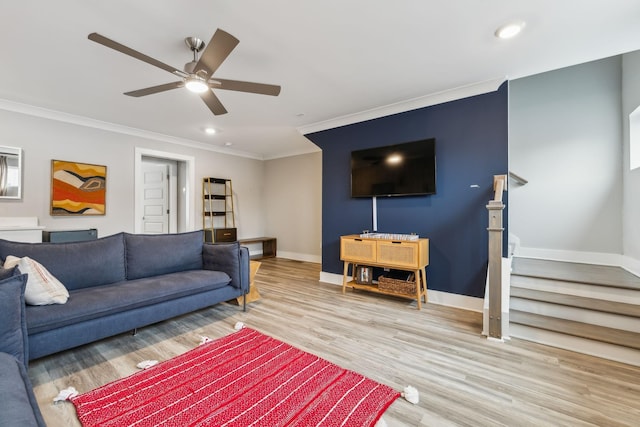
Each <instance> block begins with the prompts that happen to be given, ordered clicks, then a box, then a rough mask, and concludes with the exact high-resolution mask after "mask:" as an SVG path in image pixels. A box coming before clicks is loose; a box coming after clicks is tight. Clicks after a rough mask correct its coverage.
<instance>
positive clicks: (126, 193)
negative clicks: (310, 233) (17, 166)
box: [0, 110, 266, 237]
mask: <svg viewBox="0 0 640 427" xmlns="http://www.w3.org/2000/svg"><path fill="white" fill-rule="evenodd" d="M0 141H1V142H0V144H2V145H8V146H14V147H21V148H23V150H24V159H23V170H24V172H23V179H24V187H23V197H22V200H17V201H9V200H0V216H37V217H38V218H39V221H40V224H41V225H44V226H46V227H47V228H49V229H79V228H97V229H98V234H99V236H106V235H110V234H113V233H117V232H120V231H128V232H133V231H134V215H133V212H134V210H133V209H134V208H133V207H134V150H135V147H142V148H147V149H153V150H159V151H165V152H171V153H177V154H184V155H189V156H194V157H195V158H196V164H195V180H196V182H194V183H193V189H194V192H195V195H196V197H195V200H196V203H195V205H196V206H195V212H196V220H195V228H197V229H198V228H201V227H202V215H201V212H202V201H201V197H200V194H201V191H202V181H201V180H202V178H203V177H205V176H214V177H221V178H231V179H232V180H233V190H234V193H235V195H236V205H235V208H236V215H237V216H236V220H237V224H236V225H237V226H238V233H239V236H240V237H254V236H260V235H263V234H264V232H265V225H266V220H265V216H264V214H263V204H264V200H263V192H264V186H265V182H264V180H263V176H264V162H262V161H260V160H254V159H248V158H243V157H237V156H231V155H227V154H220V153H216V152H212V151H208V150H202V149H197V148H191V147H187V146H184V145H178V144H171V143H167V142H162V141H157V140H151V139H146V138H141V137H135V136H130V135H126V134H122V133H117V132H111V131H106V130H101V129H96V128H91V127H86V126H82V125H77V124H72V123H66V122H61V121H55V120H50V119H46V118H41V117H36V116H31V115H27V114H22V113H18V112H12V111H7V110H0ZM52 159H56V160H70V161H76V162H81V163H95V164H100V165H106V166H107V201H106V215H105V216H93V217H52V216H50V215H49V204H50V197H51V160H52Z"/></svg>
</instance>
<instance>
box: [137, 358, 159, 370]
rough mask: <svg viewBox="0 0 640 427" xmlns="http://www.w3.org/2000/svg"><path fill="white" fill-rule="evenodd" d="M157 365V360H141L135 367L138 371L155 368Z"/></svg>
mask: <svg viewBox="0 0 640 427" xmlns="http://www.w3.org/2000/svg"><path fill="white" fill-rule="evenodd" d="M157 364H158V361H157V360H143V361H142V362H140V363H138V364H137V365H136V366H137V367H138V369H148V368H150V367H152V366H156V365H157Z"/></svg>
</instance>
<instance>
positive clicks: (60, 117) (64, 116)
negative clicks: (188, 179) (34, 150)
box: [0, 99, 264, 160]
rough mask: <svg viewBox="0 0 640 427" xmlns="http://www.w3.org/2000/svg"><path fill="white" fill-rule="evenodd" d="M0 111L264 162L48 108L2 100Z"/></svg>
mask: <svg viewBox="0 0 640 427" xmlns="http://www.w3.org/2000/svg"><path fill="white" fill-rule="evenodd" d="M0 110H6V111H11V112H14V113H20V114H25V115H28V116H34V117H39V118H43V119H48V120H54V121H57V122H63V123H70V124H74V125H78V126H85V127H89V128H93V129H100V130H104V131H107V132H114V133H120V134H123V135H129V136H135V137H137V138H145V139H151V140H153V141H161V142H167V143H169V144H176V145H182V146H184V147H190V148H197V149H200V150H207V151H213V152H216V153H222V154H229V155H232V156H238V157H246V158H249V159H255V160H264V158H263V157H262V156H260V155H257V154H254V153H248V152H245V151H239V150H232V149H229V148H222V147H215V146H211V145H208V144H205V143H202V142H198V141H193V140H191V139H186V138H178V137H175V136H170V135H165V134H162V133H157V132H151V131H148V130H143V129H138V128H133V127H129V126H123V125H118V124H115V123H110V122H104V121H102V120H96V119H91V118H89V117H85V116H78V115H75V114H70V113H63V112H61V111H56V110H50V109H47V108H42V107H36V106H33V105H29V104H23V103H20V102H15V101H9V100H7V99H0Z"/></svg>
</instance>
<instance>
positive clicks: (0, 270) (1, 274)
mask: <svg viewBox="0 0 640 427" xmlns="http://www.w3.org/2000/svg"><path fill="white" fill-rule="evenodd" d="M19 274H20V270H18V269H17V267H12V268H4V267H0V280H4V279H8V278H9V277H12V276H16V275H19Z"/></svg>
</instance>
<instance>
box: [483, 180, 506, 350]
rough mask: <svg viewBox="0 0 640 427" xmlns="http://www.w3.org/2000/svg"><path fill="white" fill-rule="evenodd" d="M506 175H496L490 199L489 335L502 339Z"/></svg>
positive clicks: (488, 208)
mask: <svg viewBox="0 0 640 427" xmlns="http://www.w3.org/2000/svg"><path fill="white" fill-rule="evenodd" d="M506 181H507V180H506V175H496V176H494V190H495V197H494V200H491V201H489V204H487V210H488V211H489V227H488V228H487V230H488V231H489V266H488V272H487V274H488V276H489V335H488V336H489V337H490V338H494V339H497V340H502V339H503V335H502V234H503V232H504V227H503V221H502V219H503V218H502V214H503V211H504V203H502V192H503V191H505V190H506Z"/></svg>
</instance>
